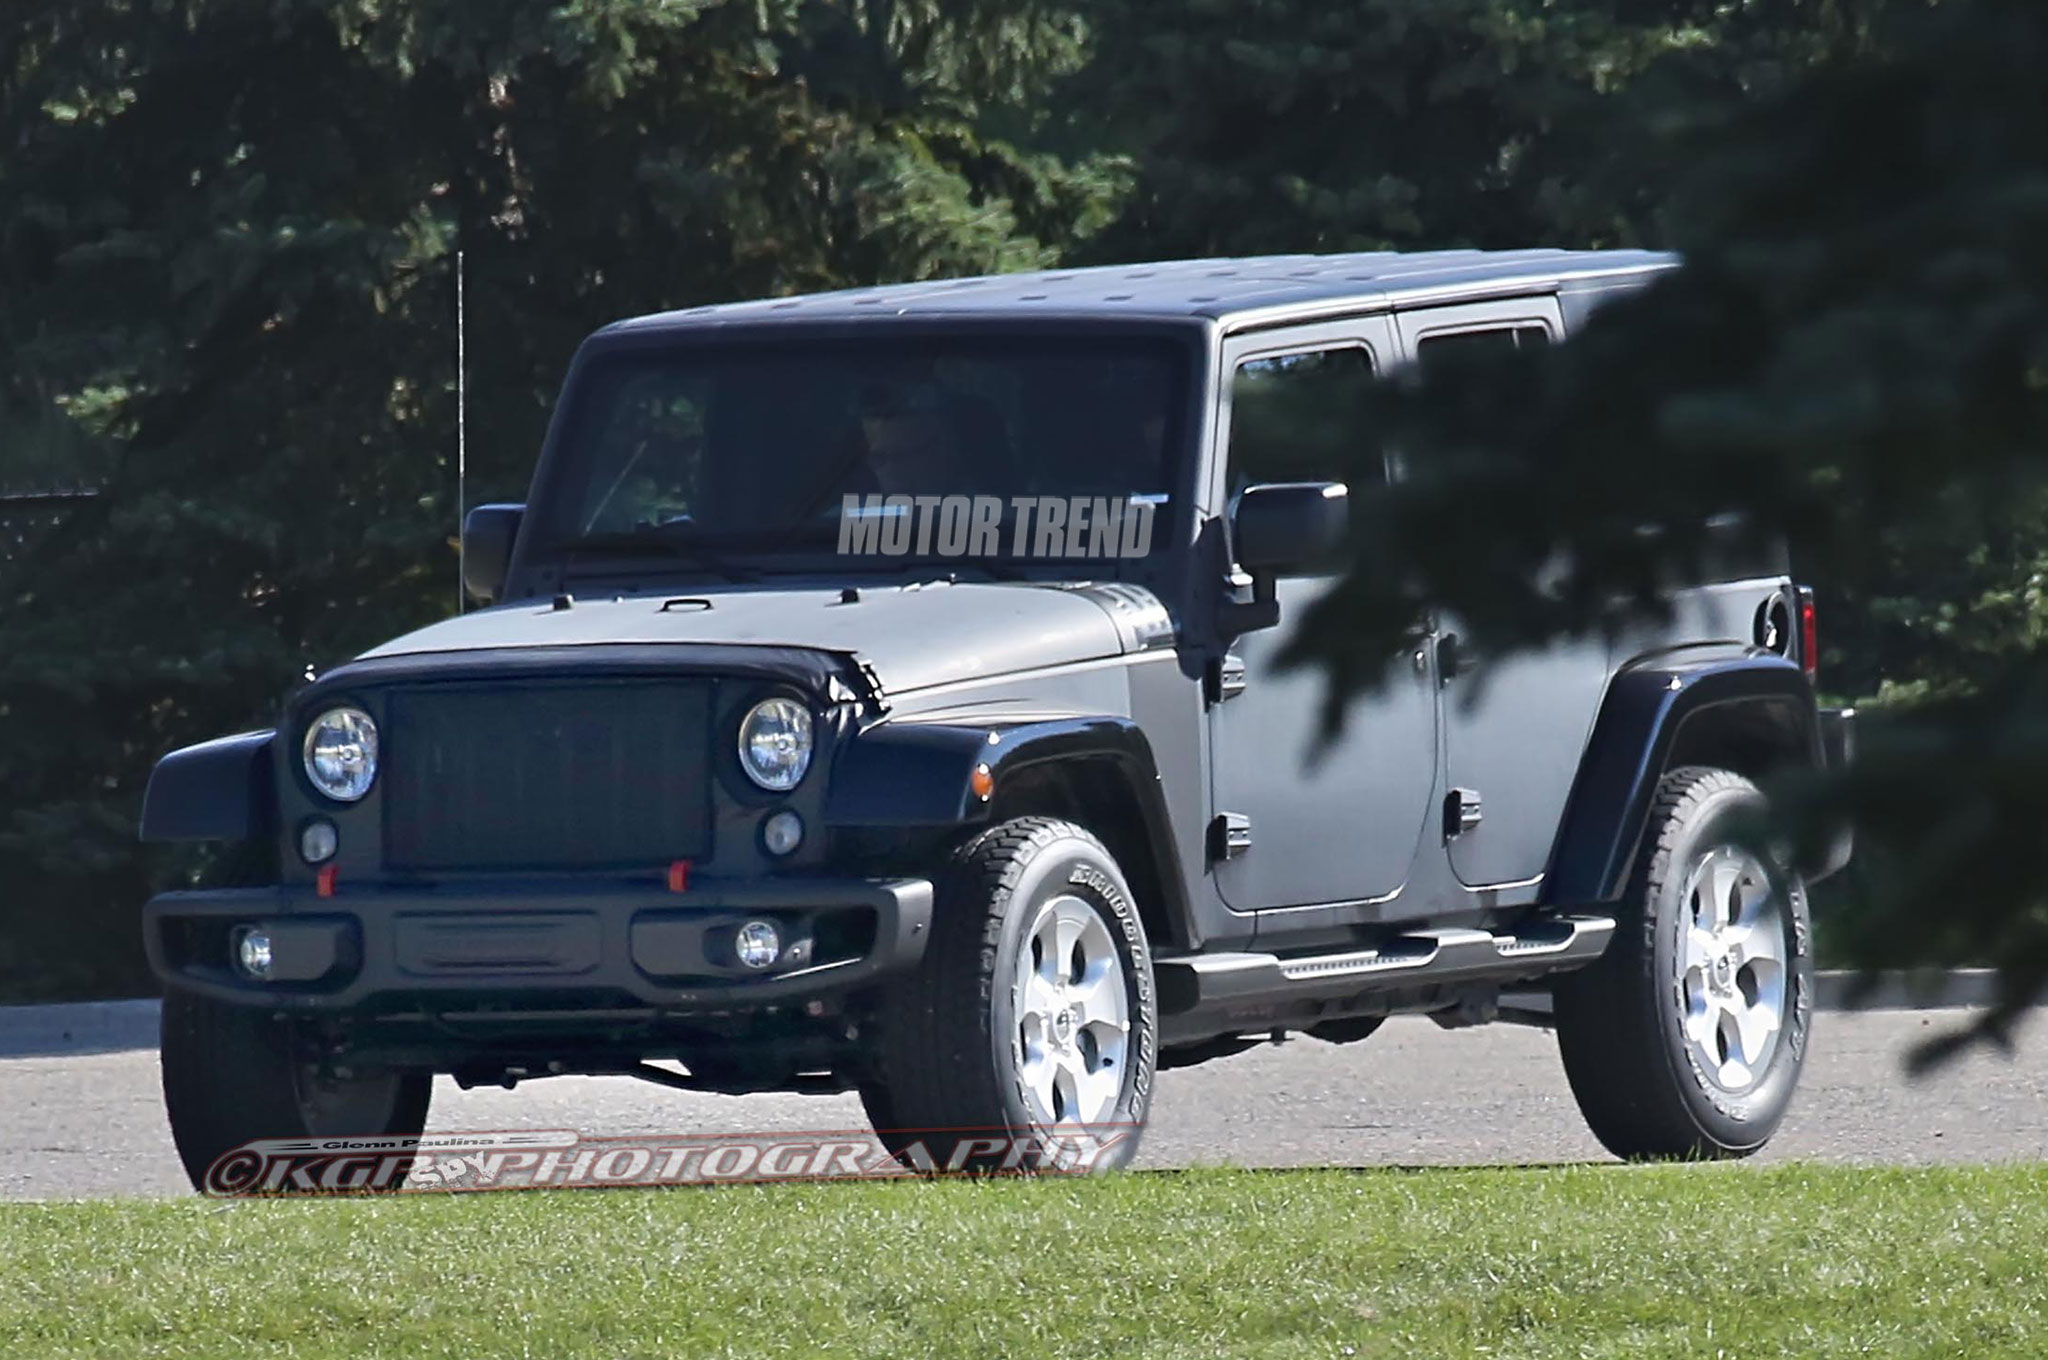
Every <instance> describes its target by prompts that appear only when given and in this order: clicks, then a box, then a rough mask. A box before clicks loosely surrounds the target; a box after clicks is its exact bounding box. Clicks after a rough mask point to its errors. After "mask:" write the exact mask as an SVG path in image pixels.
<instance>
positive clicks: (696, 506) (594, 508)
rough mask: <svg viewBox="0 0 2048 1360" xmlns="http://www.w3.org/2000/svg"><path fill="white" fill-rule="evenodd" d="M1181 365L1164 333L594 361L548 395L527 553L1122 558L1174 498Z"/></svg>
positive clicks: (771, 348) (656, 352) (650, 353)
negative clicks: (552, 437) (550, 410)
mask: <svg viewBox="0 0 2048 1360" xmlns="http://www.w3.org/2000/svg"><path fill="white" fill-rule="evenodd" d="M1185 366H1186V358H1185V351H1184V350H1183V349H1182V348H1181V347H1179V346H1177V345H1175V344H1174V343H1172V342H1170V341H1166V340H1155V339H1146V338H1132V337H1122V338H1115V337H1102V336H1099V335H1097V336H1090V337H1086V338H1075V337H1072V336H1067V337H1054V336H1045V337H1016V336H1009V337H963V336H957V335H954V336H943V337H907V338H898V339H891V340H883V341H875V340H862V341H831V342H822V341H795V342H790V341H780V342H776V343H763V342H758V341H756V342H739V343H726V344H722V345H710V344H701V343H700V344H693V345H688V346H681V345H679V346H676V347H674V348H662V349H632V350H620V351H614V352H612V353H610V354H606V355H602V356H599V357H597V358H595V359H593V360H592V361H591V362H589V363H588V364H586V365H585V366H584V368H583V370H582V371H581V374H580V377H579V380H578V383H577V386H576V390H575V392H574V394H573V395H572V396H571V398H570V409H569V411H568V413H567V420H568V423H567V426H566V429H565V437H564V438H563V440H562V441H561V442H560V444H559V445H558V450H557V452H556V453H555V455H554V470H553V472H552V474H551V476H550V479H549V486H548V488H547V489H546V491H545V492H544V498H545V500H546V505H545V506H544V507H543V508H542V510H541V519H542V522H543V524H544V525H545V526H546V527H545V530H544V534H545V537H544V539H543V541H544V542H545V543H546V544H548V545H549V546H551V547H554V548H556V549H561V548H577V547H588V548H592V549H603V548H612V549H621V548H624V549H630V548H635V547H639V546H643V545H644V546H646V547H647V548H648V549H649V550H650V551H654V552H659V551H662V550H664V549H665V548H668V547H673V548H674V549H675V550H676V551H677V552H678V553H679V554H687V552H688V550H689V549H690V548H692V547H695V548H700V549H709V550H713V551H717V552H719V553H723V554H732V553H736V552H748V551H754V552H773V551H776V550H785V549H799V548H801V549H804V550H806V551H808V552H811V553H815V552H817V551H819V550H823V551H826V552H835V551H836V552H838V553H840V554H851V555H855V556H860V555H874V556H881V557H898V558H900V557H905V556H909V557H917V558H923V557H931V556H937V557H949V556H951V557H969V558H1011V557H1021V558H1032V557H1074V556H1080V557H1088V556H1093V557H1097V558H1102V557H1111V558H1128V557H1133V556H1142V555H1143V553H1142V552H1136V551H1131V550H1132V549H1134V548H1144V547H1149V543H1140V542H1139V541H1138V540H1139V537H1140V535H1139V534H1138V530H1139V528H1140V527H1141V526H1140V525H1139V521H1140V519H1142V520H1143V521H1144V524H1143V526H1142V527H1143V529H1144V530H1145V534H1144V536H1145V537H1146V538H1148V539H1149V536H1150V534H1151V532H1152V530H1153V526H1154V525H1155V524H1156V525H1157V526H1159V527H1160V528H1161V529H1163V526H1164V525H1165V523H1166V522H1167V519H1168V516H1169V508H1170V506H1171V503H1172V499H1173V493H1174V491H1175V483H1176V478H1177V472H1178V467H1179V460H1178V458H1177V457H1176V449H1177V444H1176V441H1177V438H1178V435H1177V430H1176V427H1177V426H1178V424H1179V416H1180V412H1181V410H1182V409H1183V407H1184V404H1185V403H1184V401H1183V396H1182V383H1183V380H1184V379H1183V370H1184V368H1185ZM1049 526H1050V527H1049ZM1161 537H1162V541H1163V534H1162V535H1161Z"/></svg>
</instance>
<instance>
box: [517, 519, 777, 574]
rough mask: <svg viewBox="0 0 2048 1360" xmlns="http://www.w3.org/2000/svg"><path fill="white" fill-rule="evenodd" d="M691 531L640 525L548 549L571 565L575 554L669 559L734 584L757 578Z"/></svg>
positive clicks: (673, 525)
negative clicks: (604, 554)
mask: <svg viewBox="0 0 2048 1360" xmlns="http://www.w3.org/2000/svg"><path fill="white" fill-rule="evenodd" d="M693 529H694V526H692V525H691V524H689V523H688V522H687V521H672V522H670V523H668V524H643V525H641V526H639V527H638V528H635V529H628V530H624V531H616V532H610V533H601V534H584V535H582V536H581V537H578V538H565V539H560V540H557V541H556V542H554V543H552V544H550V545H549V548H550V550H551V551H553V552H559V553H561V554H562V555H563V556H564V557H566V558H567V559H569V561H570V563H573V562H574V560H575V558H576V556H577V554H579V553H610V554H612V555H614V556H631V557H670V558H675V559H676V560H678V561H681V562H687V563H690V564H692V565H694V566H698V567H702V568H703V569H704V570H706V571H708V572H710V573H711V574H712V575H714V576H717V577H719V578H721V579H722V580H726V581H730V582H732V583H733V584H734V585H747V584H750V583H752V582H755V581H758V580H760V579H761V573H760V572H758V571H755V570H754V569H753V568H751V567H744V566H741V565H739V564H738V563H736V562H734V561H733V560H732V559H731V558H729V557H727V556H726V555H725V554H723V553H721V552H719V551H718V550H717V549H716V548H713V547H711V546H709V545H708V544H705V543H702V542H699V541H697V540H695V539H693V538H692V537H690V533H691V531H692V530H693Z"/></svg>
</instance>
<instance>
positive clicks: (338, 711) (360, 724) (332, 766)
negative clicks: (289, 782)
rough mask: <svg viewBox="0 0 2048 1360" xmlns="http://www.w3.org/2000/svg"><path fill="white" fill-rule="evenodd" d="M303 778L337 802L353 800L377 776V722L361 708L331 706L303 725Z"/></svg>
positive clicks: (362, 793)
mask: <svg viewBox="0 0 2048 1360" xmlns="http://www.w3.org/2000/svg"><path fill="white" fill-rule="evenodd" d="M305 754H306V778H307V779H309V780H311V781H312V784H313V787H314V788H316V789H318V790H319V791H320V792H321V793H323V794H325V795H327V796H328V797H329V798H332V799H333V800H334V801H335V802H337V803H353V802H355V801H356V800H357V799H358V798H361V797H362V796H363V795H364V794H366V793H368V792H369V791H370V785H371V784H372V783H374V782H375V781H376V778H377V724H376V723H374V722H371V721H370V715H369V714H367V713H365V712H363V710H361V709H360V708H330V709H328V710H327V711H326V712H325V713H322V714H321V715H320V716H319V717H317V718H315V719H313V721H312V723H311V724H309V725H308V726H307V728H306V748H305Z"/></svg>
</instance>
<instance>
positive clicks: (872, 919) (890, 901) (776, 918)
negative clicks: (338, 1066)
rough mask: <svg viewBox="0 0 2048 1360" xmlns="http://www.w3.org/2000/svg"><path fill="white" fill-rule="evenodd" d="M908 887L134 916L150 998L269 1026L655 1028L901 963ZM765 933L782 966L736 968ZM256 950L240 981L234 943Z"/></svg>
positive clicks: (752, 885) (237, 891)
mask: <svg viewBox="0 0 2048 1360" xmlns="http://www.w3.org/2000/svg"><path fill="white" fill-rule="evenodd" d="M931 909H932V885H931V884H930V883H929V882H927V881H926V880H924V879H806V878H788V879H772V880H759V881H745V882H731V883H724V882H718V881H715V880H703V881H700V882H698V883H693V884H692V885H691V887H690V890H689V891H688V892H686V893H682V894H671V893H667V892H664V891H662V890H661V889H660V888H658V887H653V886H648V885H641V884H608V885H592V884H590V883H588V882H583V883H576V884H568V885H559V884H550V883H545V882H536V883H529V884H523V885H508V884H505V883H502V882H499V883H491V884H473V885H472V884H464V885H459V886H451V885H445V884H444V885H435V886H433V887H406V888H384V887H375V886H370V887H355V888H350V887H347V886H344V887H343V888H342V889H341V890H339V891H337V892H336V893H335V895H333V896H331V897H320V896H318V895H316V893H315V891H314V889H313V887H312V886H311V885H305V886H285V887H268V888H228V889H213V890H206V891H195V892H171V893H163V894H161V895H159V896H157V897H155V898H152V899H151V900H150V902H149V904H148V905H147V906H146V907H144V908H143V939H144V944H145V948H146V949H147V951H148V955H149V962H150V966H151V968H153V969H154V970H155V972H156V975H157V976H158V977H159V978H160V979H162V980H163V982H164V984H165V985H166V986H173V987H182V988H185V989H187V990H190V991H195V992H200V993H204V994H207V995H210V996H214V997H217V998H219V999H221V1000H225V1001H234V1002H241V1003H246V1004H258V1005H263V1006H267V1007H270V1008H272V1009H275V1010H280V1011H294V1012H304V1013H348V1014H374V1013H377V1012H379V1011H382V1010H386V1009H393V1008H404V1007H407V1006H420V1005H425V1006H427V1007H428V1008H430V1009H432V1008H448V1009H466V1008H469V1007H471V1006H476V1005H489V1004H495V1003H500V1002H516V1003H518V1004H526V1005H532V1006H538V1007H545V1008H549V1009H559V1010H562V1011H575V1010H578V1009H598V1008H603V1007H605V1006H609V1005H617V1004H622V1003H623V1004H633V1005H639V1006H645V1007H653V1008H657V1009H659V1010H661V1011H664V1012H670V1013H707V1012H727V1011H738V1010H752V1009H756V1008H759V1007H762V1006H766V1005H775V1004H788V1003H791V1002H797V1003H801V1002H803V1001H805V1000H809V999H811V998H813V997H819V996H824V995H827V994H830V993H834V992H840V991H844V990H846V989H848V988H850V987H856V986H860V985H862V984H864V983H868V982H872V981H874V980H875V979H877V978H879V977H882V976H884V975H886V974H889V973H893V972H897V971H901V970H904V969H908V968H911V967H914V966H916V964H917V962H918V960H919V959H920V958H921V957H923V954H924V947H925V941H926V939H927V938H928V937H929V935H930V932H931ZM751 920H769V921H772V922H774V923H775V925H776V926H777V929H778V932H779V934H780V935H781V937H782V940H783V942H784V943H783V952H782V957H781V958H780V959H778V960H777V962H776V963H775V964H774V965H773V966H771V967H769V968H766V969H761V970H755V969H749V968H747V967H745V966H743V965H742V964H740V962H739V961H738V960H737V959H736V958H735V957H733V953H732V948H731V940H732V937H733V934H734V932H735V931H736V930H737V929H738V927H739V926H740V925H741V924H743V923H745V922H747V921H751ZM252 928H261V929H263V930H264V931H265V933H266V934H268V935H269V936H270V938H271V946H272V948H271V954H272V967H271V971H270V977H269V980H267V981H257V980H256V979H254V978H251V977H249V976H247V975H245V974H244V973H243V972H242V971H240V969H239V968H238V967H237V965H236V962H235V959H236V953H237V948H238V945H239V943H240V940H241V937H242V935H243V934H244V933H246V932H247V931H248V930H250V929H252Z"/></svg>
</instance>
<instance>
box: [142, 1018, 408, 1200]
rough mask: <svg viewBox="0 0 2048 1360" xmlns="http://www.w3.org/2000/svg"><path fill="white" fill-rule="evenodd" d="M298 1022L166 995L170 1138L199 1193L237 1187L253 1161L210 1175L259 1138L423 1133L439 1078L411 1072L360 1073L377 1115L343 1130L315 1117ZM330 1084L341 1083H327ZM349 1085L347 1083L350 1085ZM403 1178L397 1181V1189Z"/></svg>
mask: <svg viewBox="0 0 2048 1360" xmlns="http://www.w3.org/2000/svg"><path fill="white" fill-rule="evenodd" d="M303 1057H304V1054H303V1053H302V1052H301V1050H300V1048H299V1045H298V1044H297V1043H296V1042H295V1035H294V1033H293V1022H291V1021H289V1020H286V1019H281V1018H279V1017H278V1016H277V1015H276V1014H275V1013H274V1012H272V1011H270V1010H268V1009H266V1008H263V1007H259V1006H239V1005H234V1004H231V1003H228V1002H223V1001H216V1000H214V999H212V998H211V997H205V996H200V995H197V994H195V993H192V992H188V991H184V990H182V989H177V988H173V989H171V990H170V991H169V992H168V993H167V994H166V995H165V997H164V1003H163V1033H162V1048H161V1061H162V1073H163V1091H164V1110H165V1113H167V1114H168V1115H169V1116H170V1123H171V1138H172V1140H173V1141H174V1142H175V1143H176V1144H177V1147H178V1158H179V1160H180V1161H182V1162H183V1163H184V1164H185V1174H186V1175H187V1176H188V1177H189V1178H190V1179H191V1181H192V1186H193V1188H194V1189H196V1190H198V1191H200V1192H201V1193H202V1194H207V1193H213V1194H220V1193H236V1192H239V1191H241V1190H243V1189H246V1188H247V1186H246V1185H245V1184H241V1183H236V1182H237V1174H238V1173H243V1174H245V1173H246V1171H247V1168H246V1167H234V1168H224V1169H223V1170H222V1171H221V1172H220V1173H217V1174H216V1175H214V1176H213V1177H212V1178H211V1179H210V1178H209V1172H210V1171H211V1170H212V1169H213V1168H214V1167H215V1165H216V1163H218V1162H219V1161H220V1159H221V1158H222V1157H223V1156H224V1155H225V1154H227V1153H228V1152H230V1151H232V1150H234V1149H235V1148H237V1147H240V1146H241V1145H242V1144H244V1143H247V1142H250V1141H252V1140H254V1139H259V1138H313V1137H344V1136H346V1137H358V1136H361V1137H417V1136H419V1133H420V1131H421V1130H422V1129H424V1128H425V1127H426V1123H427V1103H428V1100H429V1099H430V1097H431V1095H432V1092H433V1075H432V1074H431V1073H428V1072H404V1073H393V1074H389V1075H378V1076H364V1077H359V1078H356V1079H355V1082H356V1084H357V1086H358V1087H359V1088H360V1093H361V1095H362V1096H363V1099H362V1101H361V1104H363V1105H365V1106H367V1107H371V1108H373V1109H374V1110H375V1111H376V1113H374V1114H373V1115H371V1116H370V1117H368V1118H365V1119H362V1120H351V1119H346V1118H344V1119H343V1120H342V1121H341V1123H343V1124H353V1123H363V1124H365V1125H367V1126H366V1127H360V1128H358V1127H338V1126H335V1124H334V1123H333V1121H323V1120H321V1119H319V1118H317V1117H315V1116H312V1115H309V1111H308V1107H307V1105H306V1103H305V1102H304V1101H302V1099H301V1094H300V1093H301V1089H302V1083H303V1082H306V1081H310V1080H311V1079H312V1078H311V1077H310V1076H306V1075H302V1074H303V1073H304V1071H305V1065H304V1063H303V1061H302V1060H303ZM329 1085H330V1087H332V1086H334V1085H335V1084H334V1083H330V1084H329ZM344 1089H345V1088H344ZM402 1180H403V1178H402V1177H400V1178H398V1179H396V1180H393V1181H392V1182H391V1183H390V1185H389V1186H387V1187H380V1188H392V1189H395V1188H396V1187H397V1186H398V1185H399V1184H400V1183H401V1182H402Z"/></svg>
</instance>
